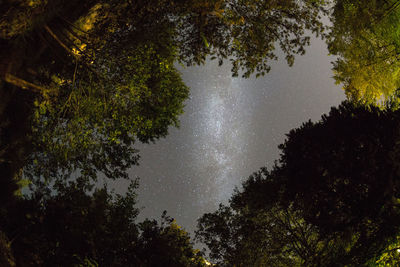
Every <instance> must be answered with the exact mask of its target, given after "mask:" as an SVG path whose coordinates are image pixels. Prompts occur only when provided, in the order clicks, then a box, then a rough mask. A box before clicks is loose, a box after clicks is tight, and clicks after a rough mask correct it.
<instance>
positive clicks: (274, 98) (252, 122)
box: [115, 39, 344, 233]
mask: <svg viewBox="0 0 400 267" xmlns="http://www.w3.org/2000/svg"><path fill="white" fill-rule="evenodd" d="M278 55H279V53H278ZM281 58H282V57H281ZM333 60H334V58H332V57H329V56H328V51H327V49H326V45H325V43H324V42H323V41H321V40H319V39H313V40H312V43H311V46H310V47H309V48H308V49H307V53H306V55H304V56H301V57H300V56H299V57H297V58H296V61H295V64H294V66H293V67H288V66H287V64H286V62H285V61H284V60H280V61H278V62H275V63H272V70H271V72H270V73H269V74H267V75H266V76H264V77H260V78H257V79H255V78H250V79H243V78H232V77H231V73H230V66H229V64H224V65H223V66H221V67H219V66H218V64H217V63H216V62H215V61H211V62H207V64H205V65H204V66H199V67H190V68H182V67H179V69H180V71H181V73H182V75H183V80H184V82H185V83H186V84H187V85H188V86H189V87H190V88H191V96H190V98H189V99H188V100H187V101H186V107H185V113H184V114H183V115H181V117H180V128H179V129H176V128H171V129H170V131H169V135H168V136H167V137H166V138H165V139H161V140H158V141H157V142H156V143H155V144H144V145H138V146H137V148H138V149H139V150H140V155H141V160H140V166H136V167H134V168H132V170H131V171H130V174H131V176H132V177H135V176H138V177H140V188H139V191H138V194H139V197H138V199H139V207H143V209H142V210H141V215H140V217H139V219H143V218H145V217H150V218H156V219H157V218H160V216H161V213H162V211H163V210H167V211H168V215H169V216H171V217H173V218H175V219H176V220H177V223H178V224H179V225H181V226H183V228H184V229H186V230H187V231H188V232H190V233H193V231H194V230H195V227H196V220H197V219H198V218H199V217H200V216H201V215H202V214H204V213H205V212H212V211H214V210H215V209H216V208H217V206H218V204H219V203H221V202H222V203H226V202H227V201H228V200H229V198H230V196H231V194H232V192H233V189H234V188H235V186H240V184H241V182H242V181H243V180H245V179H246V178H247V177H248V176H249V175H250V174H251V173H253V172H255V171H257V170H258V169H259V168H260V167H262V166H271V165H272V164H273V162H274V160H276V159H278V157H279V150H278V149H277V146H278V145H279V144H280V143H282V142H283V141H284V139H285V133H287V132H288V131H289V130H290V129H292V128H295V127H298V126H300V125H301V123H302V122H304V121H307V120H309V119H311V120H314V121H315V120H318V119H319V118H320V116H321V115H322V114H323V113H326V112H328V111H329V110H330V107H331V106H334V105H338V104H339V103H340V102H341V101H342V100H343V99H344V93H343V91H342V90H341V88H340V86H338V85H335V84H334V80H333V79H332V78H331V77H332V75H333V73H332V71H331V63H330V62H331V61H333ZM126 185H127V183H125V182H119V183H118V184H117V185H115V186H116V188H117V191H124V188H126Z"/></svg>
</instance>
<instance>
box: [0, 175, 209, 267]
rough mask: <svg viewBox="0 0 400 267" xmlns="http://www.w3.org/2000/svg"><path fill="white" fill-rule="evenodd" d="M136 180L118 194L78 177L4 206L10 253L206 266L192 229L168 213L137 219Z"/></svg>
mask: <svg viewBox="0 0 400 267" xmlns="http://www.w3.org/2000/svg"><path fill="white" fill-rule="evenodd" d="M137 185H138V184H137V182H136V181H134V182H132V183H131V185H130V186H129V188H128V192H127V193H126V194H125V195H118V194H115V193H113V192H110V190H109V189H108V188H107V187H106V186H104V187H102V188H97V189H94V188H93V186H92V185H90V184H88V183H87V182H85V181H84V180H82V179H79V180H78V181H73V182H70V183H69V184H68V185H65V184H64V185H62V186H61V187H59V188H58V190H57V193H56V194H54V192H50V191H48V192H43V191H35V192H33V193H32V194H31V195H25V196H23V197H20V198H19V199H18V201H16V202H14V203H12V204H10V206H8V207H6V208H3V209H0V212H1V220H0V223H1V224H0V225H1V230H2V231H3V232H4V234H5V236H8V238H9V239H10V240H12V241H11V242H8V241H6V244H9V246H10V251H11V252H9V253H11V256H9V258H11V260H13V261H14V263H15V264H16V266H32V265H40V266H182V267H183V266H185V267H186V266H205V261H204V259H203V257H202V254H201V253H200V251H198V250H195V249H194V248H193V243H192V242H191V241H190V238H189V235H188V233H186V232H185V231H184V230H183V229H181V228H180V227H179V226H178V225H177V224H176V222H175V221H174V220H173V219H171V218H170V217H168V216H166V214H165V213H164V214H163V215H162V220H161V223H158V222H157V221H155V220H149V219H146V220H145V221H143V222H139V223H138V222H136V220H137V215H138V214H139V210H138V208H136V188H137ZM2 235H3V233H2ZM2 240H3V239H2Z"/></svg>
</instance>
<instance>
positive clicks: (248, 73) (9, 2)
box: [0, 0, 400, 267]
mask: <svg viewBox="0 0 400 267" xmlns="http://www.w3.org/2000/svg"><path fill="white" fill-rule="evenodd" d="M314 37H318V38H322V39H323V40H324V41H325V42H326V45H327V47H328V50H329V53H330V54H331V55H334V56H335V61H334V62H332V76H333V78H334V79H335V82H336V83H337V84H339V85H340V86H341V87H342V88H343V90H344V92H345V94H346V100H345V101H343V102H342V103H341V104H340V105H338V106H337V107H332V108H331V110H330V112H329V113H328V114H324V115H322V116H321V119H320V120H319V121H316V122H312V121H311V120H310V121H306V122H303V124H302V125H301V126H300V127H297V128H294V129H292V130H291V131H290V132H289V133H287V134H286V139H285V141H284V142H283V143H282V144H281V145H279V150H280V156H279V158H278V159H277V160H276V161H275V163H274V164H273V166H272V167H268V168H267V167H263V168H261V169H260V170H254V171H255V172H254V173H253V174H252V175H250V176H249V177H248V178H245V177H244V182H243V184H242V186H241V187H240V188H237V189H236V190H235V191H234V192H232V196H231V198H230V200H229V203H225V204H220V205H219V208H218V209H217V210H216V211H214V212H210V213H205V214H204V215H203V216H201V217H200V218H199V219H198V225H197V230H196V232H195V236H194V237H191V236H190V234H189V233H188V232H187V231H185V230H184V229H183V228H182V227H181V226H180V225H179V222H177V221H176V220H174V219H173V218H171V217H170V216H169V215H168V213H167V212H164V213H163V214H160V216H161V220H159V221H157V220H155V219H152V218H147V219H144V220H142V221H139V220H138V216H139V213H140V208H139V206H138V205H137V197H138V187H139V186H140V181H139V179H137V178H135V177H131V176H130V175H129V172H128V171H129V170H130V169H131V168H135V167H136V166H138V164H139V163H140V151H139V150H138V149H137V145H138V144H139V143H140V144H151V143H154V142H157V141H159V140H160V139H162V138H165V137H166V136H167V135H168V133H169V131H170V129H171V128H172V127H179V116H180V115H182V114H183V112H184V106H185V101H186V100H187V99H188V98H189V95H190V88H189V86H187V85H186V84H185V83H184V81H183V79H182V75H181V73H180V72H179V71H178V68H177V66H182V67H190V66H198V65H204V64H205V63H206V62H207V61H210V60H211V61H212V60H215V61H216V62H218V64H219V65H220V66H221V65H223V64H230V65H231V66H232V68H231V75H232V76H233V77H242V78H244V79H247V78H250V77H260V76H265V75H268V73H269V72H270V70H271V66H272V62H274V61H276V60H278V57H282V55H283V57H284V60H285V61H286V62H287V65H288V67H290V66H292V65H293V64H294V62H295V60H296V59H297V58H298V57H300V56H302V55H304V54H305V53H306V49H307V47H308V46H309V45H310V40H311V38H314ZM0 48H1V49H0V175H1V177H0V266H5V267H7V266H172V267H174V266H184V267H185V266H255V267H258V266H400V63H398V62H397V61H399V59H400V1H398V0H369V1H363V0H191V1H187V0H147V1H143V0H125V1H123V0H86V1H77V0H69V1H65V0H51V1H49V0H4V1H0ZM307 53H312V51H308V50H307ZM399 62H400V61H399ZM316 79H318V77H316ZM317 89H318V88H317ZM118 180H125V181H128V182H129V187H128V188H127V192H126V194H119V193H116V192H115V191H114V190H113V189H112V188H110V186H109V185H108V183H107V182H104V181H118ZM398 190H399V191H398ZM198 244H200V246H203V247H204V249H203V250H201V249H198V248H197V247H198Z"/></svg>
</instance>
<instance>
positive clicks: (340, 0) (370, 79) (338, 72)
mask: <svg viewBox="0 0 400 267" xmlns="http://www.w3.org/2000/svg"><path fill="white" fill-rule="evenodd" d="M399 12H400V10H399V2H398V1H395V0H393V1H381V0H374V1H367V2H366V1H348V0H337V1H336V4H335V6H334V10H333V14H332V18H331V20H332V22H333V26H332V31H331V33H330V38H328V47H329V51H330V53H331V54H334V55H337V56H338V59H337V60H336V61H335V62H334V64H333V65H334V67H333V70H334V72H335V76H334V77H335V79H336V81H337V82H338V83H342V84H343V86H344V90H345V92H346V94H347V96H348V98H349V99H351V100H352V101H355V102H360V103H363V104H380V102H381V101H384V100H385V99H387V98H388V97H390V96H391V95H392V94H393V93H394V92H395V91H396V90H397V89H398V88H399V85H400V84H399V81H400V79H399V69H400V66H399V64H398V58H399V49H400V46H399V44H400V43H399V42H400V39H399V27H398V25H399V19H400V13H399Z"/></svg>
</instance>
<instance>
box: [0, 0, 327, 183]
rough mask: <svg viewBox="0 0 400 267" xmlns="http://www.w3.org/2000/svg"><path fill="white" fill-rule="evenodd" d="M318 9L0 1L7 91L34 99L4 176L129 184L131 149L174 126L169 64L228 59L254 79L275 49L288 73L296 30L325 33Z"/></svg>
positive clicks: (174, 1) (179, 95)
mask: <svg viewBox="0 0 400 267" xmlns="http://www.w3.org/2000/svg"><path fill="white" fill-rule="evenodd" d="M324 7H325V1H322V0H317V1H315V0H302V1H294V0H290V1H279V3H278V2H273V3H272V2H271V1H265V0H263V1H261V0H260V1H222V0H218V1H214V0H201V1H195V2H190V1H189V2H188V1H181V0H151V1H120V0H113V1H103V0H98V1H95V0H93V1H85V3H81V2H79V1H63V0H57V1H10V0H9V1H5V2H3V3H2V4H1V5H0V10H2V11H4V12H3V13H4V14H5V16H3V18H2V20H1V21H0V42H1V44H2V48H3V49H2V51H0V77H1V78H2V80H4V81H5V82H6V84H7V86H8V87H11V88H12V91H13V92H14V91H18V90H19V89H25V90H27V91H30V92H31V93H33V94H35V95H33V96H31V95H30V101H29V102H26V104H27V106H28V107H31V110H32V109H33V110H34V114H32V111H29V112H27V113H26V114H25V116H24V118H23V122H24V123H25V122H26V123H32V124H33V129H32V131H33V132H30V131H25V135H24V137H23V139H24V141H25V142H27V143H30V142H31V143H32V145H31V147H30V149H29V150H24V153H22V155H21V157H20V161H21V164H15V166H17V165H18V168H15V169H12V170H8V169H7V170H6V171H7V172H10V175H11V176H13V175H15V173H16V172H18V171H19V169H20V167H21V166H20V165H25V168H24V175H25V176H27V177H28V178H29V179H31V180H35V183H36V184H39V186H40V185H41V184H42V183H44V184H46V183H49V182H51V181H52V180H55V181H56V182H61V181H63V180H65V179H66V178H68V177H70V175H71V174H74V175H75V176H78V177H79V176H83V177H90V178H92V179H95V178H96V177H97V173H98V172H102V173H103V174H104V175H105V176H106V177H109V178H114V179H115V178H119V177H127V173H126V170H127V169H128V168H130V167H131V166H132V165H136V164H137V163H138V157H139V156H138V153H137V152H138V151H136V150H135V149H134V147H133V145H134V143H135V142H136V141H137V140H139V141H141V142H149V141H155V140H156V139H157V138H160V137H164V136H165V135H166V134H167V133H168V127H169V126H177V125H178V116H179V115H180V114H181V113H182V112H183V101H184V100H185V99H186V98H187V97H188V88H187V87H186V86H185V85H184V84H183V82H182V81H181V79H180V74H179V73H178V72H177V71H176V69H175V67H174V63H175V62H176V61H179V62H181V63H186V64H188V65H192V64H201V63H204V61H205V59H206V58H207V56H211V58H214V57H215V58H216V59H218V60H219V62H220V64H222V63H223V61H224V60H225V59H226V58H228V57H230V59H229V60H231V61H232V63H233V69H232V71H233V74H234V75H238V74H239V73H243V75H244V76H246V77H248V76H250V74H251V73H254V72H255V73H256V74H257V75H264V74H265V73H266V72H268V71H269V69H270V67H269V63H268V61H269V60H271V59H276V53H275V52H274V50H275V45H276V44H278V45H279V47H280V48H281V50H282V51H283V53H284V54H285V56H286V59H287V61H288V63H289V65H292V64H293V59H294V55H296V54H304V52H305V46H306V45H307V44H308V43H309V37H307V36H306V30H310V31H313V32H314V33H316V34H317V35H318V34H320V33H322V32H323V30H324V27H323V25H322V23H321V22H320V15H321V14H323V13H324V12H325V10H324ZM33 103H34V104H33ZM4 105H5V106H8V105H10V103H9V102H7V101H5V103H4ZM32 120H33V122H32ZM1 141H2V142H3V140H1ZM6 154H7V153H6ZM9 167H10V166H8V165H7V166H5V168H9ZM54 178H56V179H54Z"/></svg>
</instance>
